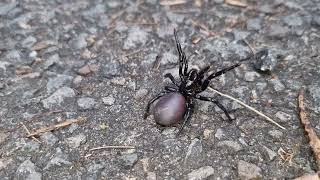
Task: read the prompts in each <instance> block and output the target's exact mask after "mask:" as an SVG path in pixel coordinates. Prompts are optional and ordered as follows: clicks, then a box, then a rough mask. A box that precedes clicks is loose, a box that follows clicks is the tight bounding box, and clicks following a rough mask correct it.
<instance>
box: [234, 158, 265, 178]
mask: <svg viewBox="0 0 320 180" xmlns="http://www.w3.org/2000/svg"><path fill="white" fill-rule="evenodd" d="M261 173H262V170H261V169H260V168H259V167H258V166H256V165H254V164H251V163H248V162H246V161H242V160H240V161H239V162H238V175H239V177H240V179H261V178H262V174H261Z"/></svg>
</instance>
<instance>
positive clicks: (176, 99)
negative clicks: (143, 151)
mask: <svg viewBox="0 0 320 180" xmlns="http://www.w3.org/2000/svg"><path fill="white" fill-rule="evenodd" d="M185 111H186V99H185V98H184V97H183V95H182V94H180V93H168V94H166V95H164V96H163V97H161V98H160V99H159V101H158V102H157V104H156V105H155V107H154V110H153V115H154V119H155V121H156V123H157V124H160V125H163V126H170V125H173V124H176V123H178V122H179V121H180V120H181V119H182V118H183V116H184V113H185Z"/></svg>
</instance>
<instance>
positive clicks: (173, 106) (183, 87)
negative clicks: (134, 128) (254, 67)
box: [144, 30, 249, 133]
mask: <svg viewBox="0 0 320 180" xmlns="http://www.w3.org/2000/svg"><path fill="white" fill-rule="evenodd" d="M174 37H175V41H176V45H177V50H178V54H179V76H180V81H179V82H178V81H176V80H175V79H174V77H173V76H172V74H170V73H168V74H165V76H164V77H165V78H169V79H170V80H171V82H172V83H173V86H165V87H164V90H163V91H162V92H160V93H159V94H158V95H157V96H155V97H154V98H152V99H151V100H150V101H149V102H148V104H147V107H146V111H145V114H144V118H147V117H148V115H149V110H150V106H151V104H152V103H154V102H155V101H156V100H158V99H159V100H158V102H157V104H156V105H155V107H154V111H153V115H154V119H155V121H156V123H157V124H159V125H162V126H170V125H173V124H176V123H178V122H179V121H181V120H182V119H183V123H182V125H181V127H180V130H179V133H180V132H181V130H182V129H183V127H184V126H185V125H186V123H187V122H188V120H189V119H190V116H191V114H192V112H193V109H194V104H193V100H194V99H199V100H203V101H210V102H213V103H214V104H216V105H217V106H218V107H219V108H220V109H221V110H222V111H223V112H224V113H225V114H226V116H227V118H228V119H229V120H230V121H232V118H231V117H230V115H229V113H228V111H227V110H226V108H224V106H223V105H222V104H221V103H220V102H219V101H218V100H216V99H214V98H212V97H204V96H201V95H199V93H201V92H202V91H204V90H206V89H207V87H208V86H209V83H210V81H211V80H212V79H213V78H215V77H218V76H220V75H222V74H224V73H226V72H227V71H230V70H232V69H234V68H236V67H238V66H240V65H241V64H240V63H237V64H234V65H232V66H230V67H227V68H225V69H222V70H220V71H218V72H214V73H211V74H208V75H207V76H205V75H206V73H207V72H208V70H209V69H210V66H207V67H205V68H203V69H201V70H199V71H198V70H196V69H190V70H188V60H187V58H186V55H185V53H184V52H183V51H182V48H181V45H180V42H179V39H178V37H177V32H176V30H174ZM246 59H249V58H246ZM246 59H243V60H246Z"/></svg>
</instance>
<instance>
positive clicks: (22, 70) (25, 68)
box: [16, 66, 32, 75]
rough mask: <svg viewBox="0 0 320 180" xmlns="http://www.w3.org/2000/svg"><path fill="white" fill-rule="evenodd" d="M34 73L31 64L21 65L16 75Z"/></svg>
mask: <svg viewBox="0 0 320 180" xmlns="http://www.w3.org/2000/svg"><path fill="white" fill-rule="evenodd" d="M29 73H32V68H31V67H29V66H21V67H18V68H17V69H16V75H25V74H29Z"/></svg>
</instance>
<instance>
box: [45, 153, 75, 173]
mask: <svg viewBox="0 0 320 180" xmlns="http://www.w3.org/2000/svg"><path fill="white" fill-rule="evenodd" d="M71 164H72V163H71V162H70V161H68V157H67V155H66V154H64V153H63V152H62V151H61V149H60V148H57V149H56V154H55V155H54V157H53V158H52V159H50V161H49V162H48V163H47V165H46V166H45V167H44V170H52V169H56V168H57V167H61V166H65V165H71Z"/></svg>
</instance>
